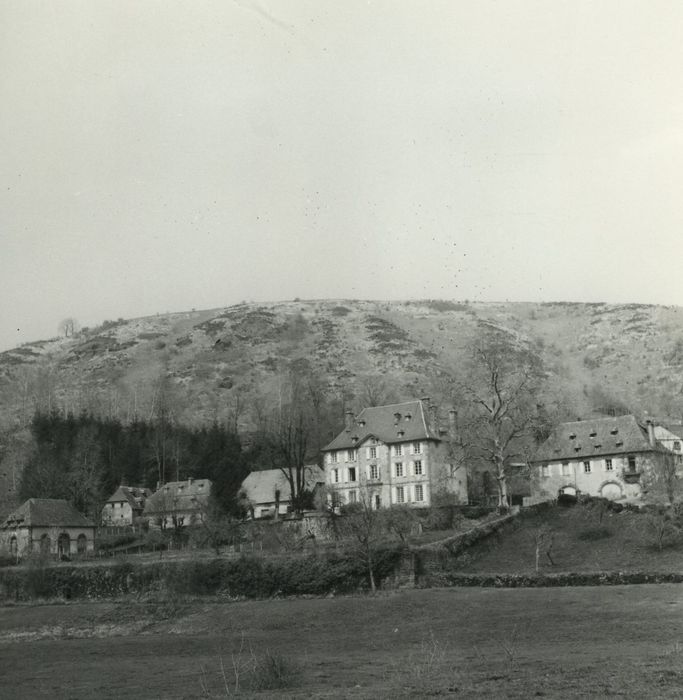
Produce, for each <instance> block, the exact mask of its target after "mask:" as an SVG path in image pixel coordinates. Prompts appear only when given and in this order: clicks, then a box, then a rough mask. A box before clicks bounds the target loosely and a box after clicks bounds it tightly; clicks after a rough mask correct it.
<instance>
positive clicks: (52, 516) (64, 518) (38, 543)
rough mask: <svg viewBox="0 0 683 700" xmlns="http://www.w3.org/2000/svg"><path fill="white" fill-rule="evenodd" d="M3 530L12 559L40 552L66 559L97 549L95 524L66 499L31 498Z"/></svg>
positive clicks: (11, 514) (4, 542)
mask: <svg viewBox="0 0 683 700" xmlns="http://www.w3.org/2000/svg"><path fill="white" fill-rule="evenodd" d="M0 530H1V532H2V542H3V546H4V549H5V550H6V551H8V552H9V553H10V554H11V555H12V556H17V557H21V556H23V555H25V554H28V553H30V552H32V551H40V552H43V553H45V554H49V555H54V556H58V557H60V558H63V557H70V556H72V555H74V554H86V553H88V552H92V551H93V550H94V549H95V523H93V522H92V521H91V520H89V519H88V518H86V517H85V516H84V515H83V514H82V513H79V512H78V511H77V510H76V509H75V508H74V507H73V506H72V505H71V504H70V503H69V502H68V501H65V500H62V499H56V498H29V499H28V501H26V502H25V503H24V504H23V505H21V506H19V508H17V509H16V510H15V511H14V512H13V513H10V515H9V516H7V518H6V519H5V521H4V523H3V524H2V526H1V528H0Z"/></svg>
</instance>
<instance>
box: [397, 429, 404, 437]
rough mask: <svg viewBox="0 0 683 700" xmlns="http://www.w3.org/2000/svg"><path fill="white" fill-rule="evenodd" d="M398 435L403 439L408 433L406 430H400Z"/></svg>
mask: <svg viewBox="0 0 683 700" xmlns="http://www.w3.org/2000/svg"><path fill="white" fill-rule="evenodd" d="M396 434H397V435H398V436H399V437H403V436H404V435H405V434H406V431H405V430H399V431H398V432H397V433H396Z"/></svg>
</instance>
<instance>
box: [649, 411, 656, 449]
mask: <svg viewBox="0 0 683 700" xmlns="http://www.w3.org/2000/svg"><path fill="white" fill-rule="evenodd" d="M647 439H648V440H649V441H650V445H651V446H652V447H654V446H655V443H656V440H655V424H654V423H653V422H652V421H651V420H650V419H649V418H648V420H647Z"/></svg>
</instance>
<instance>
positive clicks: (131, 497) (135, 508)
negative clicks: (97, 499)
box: [102, 486, 152, 527]
mask: <svg viewBox="0 0 683 700" xmlns="http://www.w3.org/2000/svg"><path fill="white" fill-rule="evenodd" d="M151 495H152V491H151V490H150V489H146V488H142V487H141V486H119V487H118V489H116V491H115V493H114V494H113V495H112V496H110V497H109V498H108V499H107V502H106V503H105V504H104V508H102V524H103V525H108V526H110V527H121V526H124V525H132V524H133V523H134V522H135V521H136V520H137V519H138V518H140V517H142V513H143V511H144V509H145V502H146V501H147V499H148V498H149V497H150V496H151Z"/></svg>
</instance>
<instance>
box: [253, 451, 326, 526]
mask: <svg viewBox="0 0 683 700" xmlns="http://www.w3.org/2000/svg"><path fill="white" fill-rule="evenodd" d="M324 483H325V472H324V471H323V470H322V469H321V468H320V467H319V466H318V465H317V464H307V465H306V466H304V488H305V489H306V490H307V491H310V492H311V493H315V491H316V489H318V488H320V487H321V486H322V485H323V484H324ZM239 496H240V499H241V501H242V502H243V503H244V504H245V505H246V507H247V508H248V509H249V511H250V512H251V513H252V517H254V518H266V517H272V516H274V515H275V514H276V512H277V515H285V514H286V513H288V512H289V511H290V510H291V509H292V494H291V489H290V486H289V481H287V478H286V477H285V475H284V473H283V472H282V470H281V469H264V470H262V471H254V472H251V474H249V476H247V478H246V479H245V480H244V481H243V482H242V486H241V487H240V492H239Z"/></svg>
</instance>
